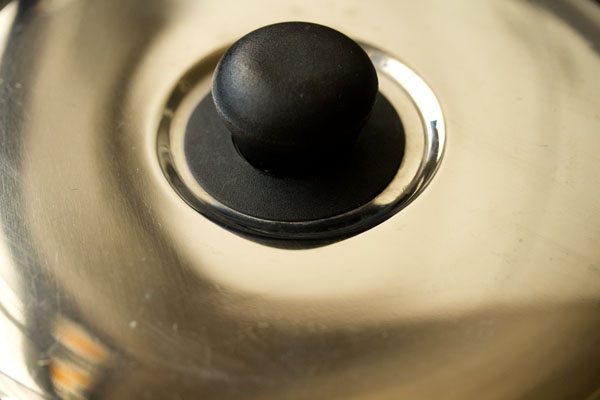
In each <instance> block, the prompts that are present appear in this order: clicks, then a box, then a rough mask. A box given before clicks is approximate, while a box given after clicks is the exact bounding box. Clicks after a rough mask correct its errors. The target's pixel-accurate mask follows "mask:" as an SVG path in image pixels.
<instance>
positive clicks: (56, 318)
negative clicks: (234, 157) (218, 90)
mask: <svg viewBox="0 0 600 400" xmlns="http://www.w3.org/2000/svg"><path fill="white" fill-rule="evenodd" d="M286 21H306V22H310V23H316V24H320V25H324V26H328V27H331V28H333V29H335V30H337V31H339V32H342V33H343V34H344V35H347V36H348V37H350V38H352V39H353V40H355V41H357V42H358V43H359V44H360V45H361V47H362V49H363V51H365V53H366V54H367V55H368V57H369V59H370V62H371V63H372V64H373V65H374V67H375V70H376V73H377V78H378V82H379V85H378V90H379V93H380V95H381V96H383V97H384V98H385V99H386V101H387V102H388V103H389V105H390V107H391V109H392V111H393V112H395V113H397V117H398V120H400V121H401V129H398V130H394V131H393V132H396V133H398V132H400V134H401V135H402V139H401V140H404V141H405V142H403V143H404V145H403V146H404V147H403V148H402V154H401V161H400V159H399V160H398V162H399V163H400V164H399V165H400V166H399V167H398V171H397V173H396V174H395V175H394V176H393V178H392V180H390V181H389V182H387V181H386V182H385V184H384V185H383V186H385V187H384V188H383V189H382V190H381V192H379V191H378V190H375V192H377V193H374V194H373V197H372V198H371V197H369V198H368V199H367V200H364V201H362V200H361V202H357V204H354V205H352V207H349V208H348V209H343V210H341V211H340V213H339V214H338V213H336V214H335V215H333V216H331V215H328V216H325V217H326V218H321V217H323V215H319V216H318V217H319V218H316V219H315V218H296V219H294V220H293V221H285V220H284V221H282V220H280V218H279V217H273V218H272V219H269V218H263V217H264V216H261V215H255V214H252V212H248V210H244V209H240V207H243V206H244V205H246V204H248V203H247V202H244V201H241V202H240V204H241V205H239V204H238V203H235V202H233V200H232V201H231V202H227V201H226V200H227V199H224V198H223V197H219V196H217V195H215V193H214V192H210V190H208V189H207V188H206V187H205V186H203V182H204V181H201V180H199V179H196V178H197V176H198V174H196V175H194V169H193V163H192V162H189V159H190V157H188V156H186V154H188V155H189V154H192V155H194V157H195V155H196V154H198V152H201V151H202V149H203V148H205V147H203V146H199V147H198V148H199V150H198V151H191V152H190V151H188V150H189V149H188V148H186V146H187V145H186V143H187V142H186V132H187V131H188V126H190V118H191V117H192V116H193V115H196V114H194V110H196V109H197V107H198V105H199V104H200V103H201V101H202V99H208V100H207V101H210V99H211V97H210V96H211V83H212V78H213V72H214V69H215V67H216V65H217V63H218V61H219V59H220V57H221V56H222V55H223V53H224V52H225V50H226V49H228V48H229V46H231V44H232V43H233V42H235V41H236V40H238V39H240V38H242V37H243V36H244V35H246V34H247V33H249V32H252V31H254V30H256V29H258V28H261V27H264V26H268V25H271V24H274V23H279V22H286ZM0 30H1V37H2V41H1V43H2V48H1V67H0V106H1V107H0V109H1V110H2V112H0V123H1V125H0V126H1V127H2V129H0V187H1V188H2V190H1V191H0V226H1V228H2V230H1V231H0V259H1V260H2V262H0V306H1V307H0V310H1V311H2V313H0V323H1V324H2V325H1V326H2V328H0V340H1V343H0V344H1V345H0V352H1V354H0V372H1V373H0V397H2V398H4V397H7V396H13V397H17V398H38V397H39V398H53V397H58V398H98V399H127V398H146V399H155V398H156V399H183V398H198V397H202V398H208V399H281V398H285V399H314V398H318V399H320V398H325V399H350V398H351V399H398V398H415V399H430V398H437V397H443V398H447V399H469V398H490V399H496V398H498V399H500V398H502V399H523V398H532V399H537V398H543V399H571V398H583V399H596V398H598V396H600V395H599V393H598V391H597V390H598V373H599V372H600V371H599V368H598V365H600V343H599V338H600V313H598V305H599V304H600V253H599V251H598V249H597V243H598V241H599V240H600V229H599V227H600V209H599V207H598V204H599V203H598V200H597V198H598V187H600V175H598V174H597V171H598V165H599V162H600V160H599V159H598V156H597V149H599V148H600V135H598V129H599V127H600V111H598V110H600V98H599V97H598V96H597V94H598V93H599V92H600V79H598V71H599V68H600V57H599V51H600V50H599V49H600V8H599V7H598V5H597V4H596V3H594V2H591V1H584V0H579V1H578V0H572V1H563V2H555V1H551V0H547V1H546V0H528V1H516V0H515V1H513V0H504V1H487V2H481V1H476V0H456V1H453V2H447V1H441V0H427V1H420V2H418V3H415V2H410V3H408V2H394V1H376V2H368V3H365V2H341V1H331V2H326V3H323V2H319V1H316V0H304V1H301V2H300V1H271V0H268V1H264V2H262V3H261V4H260V6H257V4H255V3H254V2H238V1H228V0H227V1H220V2H211V1H206V2H198V1H191V0H177V1H163V0H144V1H142V0H127V1H126V2H125V1H114V0H103V1H82V0H45V1H34V0H27V1H25V0H21V1H13V2H9V3H8V4H7V5H6V6H5V7H4V9H3V10H2V11H1V12H0ZM207 96H209V97H207ZM386 104H387V103H386ZM327 110H330V109H329V108H328V109H327ZM384 111H385V110H384ZM203 115H204V114H203ZM210 115H213V114H210ZM370 115H371V117H373V116H374V115H379V114H376V113H375V112H372V113H371V114H370ZM386 115H390V114H386ZM392 120H393V121H396V120H395V119H393V118H390V121H392ZM204 121H206V119H205V118H201V119H200V122H199V125H198V129H192V131H193V132H199V131H201V130H202V129H204V128H206V126H207V125H206V124H205V123H204ZM373 121H374V122H373V123H381V121H382V118H375V119H373ZM432 122H435V124H432ZM357 126H358V125H357ZM365 126H369V125H368V122H367V123H366V125H365ZM386 126H388V125H387V124H386ZM219 129H220V128H219ZM361 129H363V128H362V125H361ZM253 132H256V131H253ZM361 132H363V131H361ZM369 132H372V131H369ZM386 132H387V131H386ZM396 133H393V134H394V135H395V134H396ZM394 137H397V136H394ZM335 143H339V142H337V141H336V142H335ZM357 143H359V142H357ZM186 149H187V150H186ZM186 151H188V153H186ZM241 153H244V151H241ZM302 154H304V153H302ZM246 155H247V154H246ZM192 158H193V157H192ZM211 160H214V158H213V159H211ZM190 166H191V167H190ZM200 170H201V171H204V170H202V169H200ZM265 179H266V178H265ZM273 179H289V178H280V177H274V178H273ZM294 179H295V178H294ZM270 182H271V181H270ZM351 182H353V181H351ZM390 182H391V183H390ZM350 186H351V185H350ZM261 188H262V187H261ZM261 190H262V189H261ZM207 194H208V195H209V196H207ZM238 200H239V199H238ZM257 203H258V202H257ZM358 203H360V204H358ZM266 209H268V207H266ZM348 215H351V218H347V216H348ZM323 219H325V220H327V221H325V222H324V221H322V220H323ZM332 219H333V220H334V221H333V222H334V223H331V222H332ZM257 220H258V222H257ZM348 227H350V228H348ZM282 232H283V233H282ZM322 232H334V233H335V235H333V234H332V235H329V236H327V235H326V236H322V235H321V233H322ZM280 233H281V234H280ZM308 239H310V241H309V242H310V243H308V244H307V243H306V240H308ZM299 243H300V244H299Z"/></svg>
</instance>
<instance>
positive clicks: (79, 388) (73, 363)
mask: <svg viewBox="0 0 600 400" xmlns="http://www.w3.org/2000/svg"><path fill="white" fill-rule="evenodd" d="M53 336H54V339H55V340H56V344H55V345H54V347H53V349H52V353H51V355H50V361H49V364H48V368H49V373H50V379H51V381H52V384H53V385H54V390H55V392H56V393H57V395H58V396H59V397H60V398H61V399H87V398H88V397H89V396H90V395H91V394H92V393H93V390H94V388H95V387H96V386H97V385H98V383H99V380H100V379H101V378H102V375H103V372H104V370H105V368H106V367H108V365H107V364H108V363H109V362H110V358H111V357H110V352H109V350H108V349H107V348H106V346H105V345H103V344H102V343H101V342H100V341H99V340H98V339H97V338H95V337H93V336H92V335H91V334H90V333H89V332H88V331H87V330H85V329H84V328H82V327H81V326H79V325H77V324H75V323H74V322H72V321H69V320H66V319H64V318H59V319H58V320H57V321H56V323H55V326H54V335H53Z"/></svg>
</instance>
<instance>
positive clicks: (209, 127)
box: [184, 94, 404, 222]
mask: <svg viewBox="0 0 600 400" xmlns="http://www.w3.org/2000/svg"><path fill="white" fill-rule="evenodd" d="M184 152H185V156H186V160H187V163H188V167H189V170H190V171H191V172H192V175H193V176H194V178H195V179H196V180H197V182H198V183H199V184H200V186H202V188H203V189H204V190H206V191H207V192H208V193H209V194H210V195H211V196H213V197H214V198H215V199H217V200H218V201H219V202H221V203H222V204H224V205H226V206H227V207H230V208H232V209H234V210H236V211H238V212H240V213H243V214H246V215H249V216H252V217H256V218H261V219H266V220H271V221H281V222H299V221H312V220H317V219H323V218H328V217H333V216H336V215H339V214H342V213H345V212H348V211H350V210H353V209H356V208H358V207H360V206H362V205H364V204H366V203H368V202H369V201H371V200H372V199H373V198H375V197H376V196H377V195H378V194H379V193H380V192H381V191H382V190H383V189H384V188H385V187H386V186H387V185H388V184H389V182H390V181H391V180H392V179H393V178H394V176H395V175H396V173H397V172H398V169H399V167H400V163H401V161H402V157H403V154H404V130H403V126H402V123H401V121H400V118H399V117H398V115H397V113H396V111H395V109H394V107H393V106H392V105H391V104H390V102H389V101H388V100H387V99H386V98H385V97H384V96H383V95H382V94H378V95H377V99H376V102H375V105H374V107H373V110H372V112H371V116H370V118H369V119H368V121H367V122H366V124H365V126H364V128H363V129H362V130H361V132H360V134H359V135H358V138H357V141H356V143H355V145H354V146H353V147H352V149H351V151H350V154H349V155H348V156H347V157H346V158H344V159H343V160H341V161H340V162H338V163H337V164H336V167H335V168H331V169H326V170H325V171H324V172H321V173H314V174H312V175H310V176H302V177H279V176H275V175H272V174H269V173H266V172H264V171H261V170H259V169H257V168H255V167H254V166H252V165H251V164H250V163H249V162H248V161H247V160H246V159H245V158H244V157H242V156H241V155H240V154H239V153H238V151H237V149H236V146H235V145H234V143H233V141H232V138H231V135H229V134H228V130H227V127H226V126H225V125H224V124H223V122H222V120H221V119H220V117H219V115H218V113H217V110H216V107H215V104H214V102H213V99H212V96H211V94H208V95H207V96H205V97H204V99H203V100H202V101H200V103H199V104H198V106H197V107H196V109H195V110H194V111H193V112H192V115H191V117H190V120H189V122H188V125H187V128H186V133H185V138H184Z"/></svg>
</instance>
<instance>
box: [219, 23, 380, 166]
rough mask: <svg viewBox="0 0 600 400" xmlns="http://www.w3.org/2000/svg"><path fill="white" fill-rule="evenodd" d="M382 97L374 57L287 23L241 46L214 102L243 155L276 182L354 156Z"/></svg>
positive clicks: (320, 31)
mask: <svg viewBox="0 0 600 400" xmlns="http://www.w3.org/2000/svg"><path fill="white" fill-rule="evenodd" d="M377 91H378V81H377V73H376V71H375V68H374V67H373V64H372V63H371V61H370V59H369V57H368V55H367V54H366V53H365V52H364V50H363V49H362V48H361V47H360V46H359V45H358V44H357V43H356V42H354V41H353V40H352V39H350V38H349V37H347V36H345V35H344V34H342V33H340V32H338V31H336V30H333V29H331V28H328V27H325V26H322V25H317V24H312V23H306V22H285V23H280V24H275V25H269V26H266V27H263V28H260V29H258V30H256V31H253V32H251V33H249V34H247V35H246V36H244V37H242V38H241V39H240V40H238V41H237V42H236V43H234V44H233V45H232V46H231V48H229V50H227V52H226V53H225V54H224V55H223V58H222V59H221V61H220V62H219V65H218V66H217V69H216V72H215V76H214V80H213V89H212V95H213V100H214V103H215V105H216V108H217V111H218V113H219V115H220V116H221V119H222V120H223V122H224V123H225V125H226V127H227V128H228V130H229V132H230V133H231V135H232V138H233V141H234V143H235V145H236V147H237V148H238V151H239V152H240V153H241V154H242V156H243V157H244V158H245V159H246V160H247V161H248V162H250V163H251V164H252V165H253V166H255V167H257V168H260V169H263V170H265V171H268V172H270V173H273V174H276V175H306V174H309V173H315V172H318V171H319V170H320V169H326V168H328V167H329V166H330V165H332V164H335V163H336V161H338V160H340V159H341V158H343V157H344V156H345V155H347V154H348V153H349V151H350V149H351V148H352V146H353V144H354V142H355V140H356V138H357V136H358V133H359V132H360V130H361V128H362V127H363V125H364V124H365V122H366V121H367V119H368V117H369V113H370V111H371V108H372V106H373V103H374V101H375V97H376V95H377Z"/></svg>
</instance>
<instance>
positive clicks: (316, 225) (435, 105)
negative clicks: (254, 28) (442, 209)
mask: <svg viewBox="0 0 600 400" xmlns="http://www.w3.org/2000/svg"><path fill="white" fill-rule="evenodd" d="M361 45H362V47H363V48H364V49H365V51H366V52H367V54H368V55H369V57H370V58H371V61H372V62H373V65H374V66H375V68H376V69H377V72H378V74H379V80H380V81H382V80H387V81H388V82H387V83H388V84H387V85H382V86H383V87H382V88H381V90H382V92H383V93H384V94H385V95H386V97H387V98H389V99H392V101H394V100H395V101H396V104H395V105H396V107H397V112H398V114H399V115H400V117H401V119H403V120H404V119H407V118H409V116H408V115H407V114H410V113H412V114H415V113H416V115H417V117H418V118H420V119H421V121H422V124H421V126H419V127H418V129H411V130H407V131H406V133H405V134H406V136H407V137H406V141H407V142H409V144H408V146H407V148H408V149H410V151H411V152H412V153H414V154H407V155H406V156H405V158H404V161H403V163H402V165H401V166H400V169H399V171H398V173H397V175H396V176H395V178H394V179H393V180H392V182H390V183H389V185H388V187H387V188H385V189H384V190H383V192H382V193H380V194H379V195H378V196H377V197H376V198H374V199H373V200H372V201H370V202H369V203H367V204H365V205H364V206H361V207H359V208H357V209H355V210H352V211H349V212H347V213H344V214H342V215H338V216H335V217H331V218H326V219H320V220H313V221H302V222H280V221H269V220H264V219H259V218H256V217H252V216H250V215H246V214H243V213H241V212H238V211H236V210H233V209H231V208H229V207H227V206H226V205H224V204H222V203H220V202H218V201H217V200H216V199H215V198H213V197H212V196H211V195H210V194H209V193H208V192H206V191H205V190H204V189H203V188H202V186H200V185H199V184H198V182H197V180H196V179H195V178H194V177H193V174H192V172H191V171H190V170H189V167H188V164H187V162H186V160H185V154H184V151H183V141H184V133H185V127H186V125H187V122H188V120H189V117H190V115H191V113H192V111H193V110H194V108H195V107H196V105H197V104H198V102H199V101H200V100H201V99H202V98H204V97H205V96H206V95H207V94H208V93H210V82H211V78H212V73H213V70H214V68H215V67H216V64H217V62H218V60H219V58H220V56H221V55H222V53H223V52H224V49H221V50H219V51H217V52H214V53H212V54H210V55H209V56H208V57H206V58H205V59H204V60H203V61H202V62H200V63H198V64H196V65H195V66H194V67H193V68H192V69H191V70H190V71H188V72H186V73H185V74H184V76H183V77H182V78H181V80H180V82H179V83H178V84H177V85H176V86H175V89H174V92H173V93H172V94H171V96H170V98H169V100H168V101H167V102H166V106H165V111H163V113H162V115H163V118H162V120H161V122H160V124H159V138H158V155H159V158H160V163H161V167H162V168H163V171H164V173H165V175H166V177H167V178H168V180H169V181H170V182H171V184H172V186H173V188H174V189H175V190H177V191H178V192H179V193H180V194H181V196H182V197H183V198H184V199H185V200H186V201H187V202H188V203H189V204H190V205H191V206H192V207H194V208H195V209H196V210H198V211H199V212H201V213H203V214H204V215H207V216H208V217H210V218H212V219H214V220H216V221H223V222H224V223H226V221H230V223H231V221H235V224H236V225H237V226H238V229H239V230H240V231H242V232H245V233H248V234H249V235H256V236H258V237H263V236H264V237H267V238H274V239H284V240H289V239H301V240H324V241H327V240H335V239H337V238H345V237H347V236H349V235H352V234H354V233H357V232H361V231H364V230H366V229H368V228H371V227H373V226H375V225H377V224H379V223H381V222H383V221H385V220H386V219H388V218H390V217H391V216H392V215H393V214H395V213H396V212H398V211H400V210H401V209H402V208H404V207H406V206H407V205H408V204H409V203H410V202H411V201H413V200H414V199H415V198H416V197H417V196H418V195H419V194H420V193H421V191H423V189H424V188H425V187H426V186H427V185H428V184H429V182H430V180H431V179H432V178H433V175H434V174H435V172H436V170H437V168H438V166H439V163H440V161H441V159H442V154H443V151H444V146H445V142H446V128H445V124H444V115H443V113H442V109H441V106H440V104H439V102H438V100H437V98H436V97H435V94H434V93H433V91H432V90H431V88H430V87H429V86H428V85H427V83H425V81H423V79H422V78H421V77H420V76H419V75H418V74H417V73H416V72H414V71H413V70H411V69H410V68H409V67H408V66H406V65H405V64H403V63H402V62H401V61H400V60H398V59H396V58H394V57H393V56H392V55H390V54H388V53H386V52H385V51H383V50H380V49H377V48H376V47H373V46H371V45H368V44H365V43H363V44H361ZM382 75H383V76H382ZM182 83H184V84H182ZM399 98H400V99H402V98H404V99H402V100H403V101H402V100H400V101H399V100H398V99H399ZM406 104H412V105H414V107H406ZM416 143H422V145H421V146H418V145H416Z"/></svg>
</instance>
